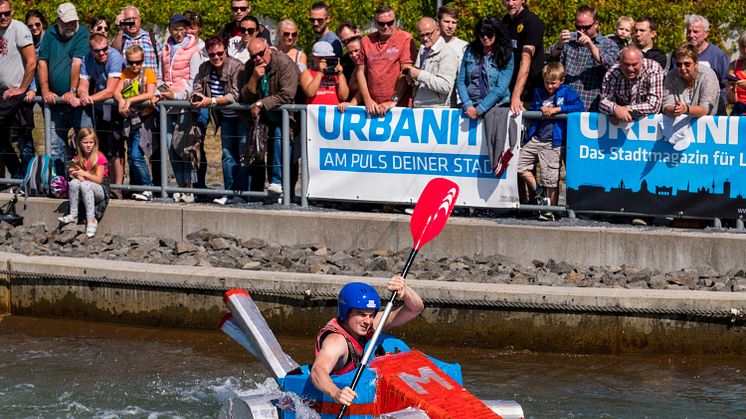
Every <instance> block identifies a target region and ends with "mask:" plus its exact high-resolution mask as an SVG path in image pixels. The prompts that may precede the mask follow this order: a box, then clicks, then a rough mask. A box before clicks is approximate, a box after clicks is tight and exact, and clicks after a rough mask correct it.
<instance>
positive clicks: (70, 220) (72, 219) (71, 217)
mask: <svg viewBox="0 0 746 419" xmlns="http://www.w3.org/2000/svg"><path fill="white" fill-rule="evenodd" d="M57 220H58V221H59V222H61V223H62V224H70V223H74V222H75V221H77V220H78V214H75V215H73V214H67V215H65V216H64V217H57Z"/></svg>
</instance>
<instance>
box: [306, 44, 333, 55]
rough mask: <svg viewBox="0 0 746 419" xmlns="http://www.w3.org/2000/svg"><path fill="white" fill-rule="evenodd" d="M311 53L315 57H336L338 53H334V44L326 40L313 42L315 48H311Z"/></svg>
mask: <svg viewBox="0 0 746 419" xmlns="http://www.w3.org/2000/svg"><path fill="white" fill-rule="evenodd" d="M311 55H313V56H314V57H336V56H337V54H335V53H334V47H332V44H330V43H328V42H326V41H319V42H316V43H315V44H313V50H311Z"/></svg>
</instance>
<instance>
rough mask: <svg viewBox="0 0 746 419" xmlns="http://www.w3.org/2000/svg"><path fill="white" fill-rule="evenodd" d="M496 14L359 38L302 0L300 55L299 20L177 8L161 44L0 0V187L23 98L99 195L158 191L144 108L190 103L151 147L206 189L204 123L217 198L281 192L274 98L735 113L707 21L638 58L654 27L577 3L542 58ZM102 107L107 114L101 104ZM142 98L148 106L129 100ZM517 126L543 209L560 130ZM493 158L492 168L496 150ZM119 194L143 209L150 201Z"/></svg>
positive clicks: (374, 110) (740, 94)
mask: <svg viewBox="0 0 746 419" xmlns="http://www.w3.org/2000/svg"><path fill="white" fill-rule="evenodd" d="M226 1H228V0H226ZM502 3H503V5H504V6H505V11H504V13H502V14H503V16H502V18H501V17H499V16H498V13H497V11H496V13H494V14H488V15H486V16H482V17H479V18H477V19H476V24H475V26H474V28H473V30H472V31H471V34H472V36H471V37H470V39H465V40H462V39H459V38H457V37H456V36H455V33H456V30H457V26H458V24H459V13H458V11H457V10H456V9H454V8H452V7H449V6H443V7H441V8H440V9H439V10H438V13H437V16H434V17H427V16H426V17H422V18H421V19H420V20H419V21H418V23H417V27H416V30H417V32H416V33H415V34H410V33H408V32H406V31H404V30H402V29H400V28H399V25H398V22H399V20H398V18H397V13H396V10H394V9H393V8H392V7H390V6H388V5H385V4H384V5H381V6H379V7H377V8H376V9H375V10H374V11H373V12H372V17H373V24H374V28H375V30H374V31H371V32H369V33H367V34H365V33H363V32H362V31H361V26H359V25H362V24H365V23H366V22H339V23H337V22H335V21H334V19H333V16H331V15H330V10H329V8H328V7H327V6H326V5H325V4H324V3H323V2H318V3H314V4H313V5H312V6H311V7H310V9H309V10H308V20H309V23H310V26H311V29H312V31H313V35H314V39H315V43H314V44H313V45H312V46H311V48H310V49H309V50H307V51H304V50H303V48H301V47H300V46H299V45H298V43H297V41H298V39H299V36H298V31H299V29H300V28H301V27H300V25H298V24H297V23H296V22H294V21H293V20H290V19H285V20H282V21H280V22H278V23H277V24H276V25H270V26H274V27H266V26H264V25H263V24H261V23H260V21H259V20H258V19H257V17H256V16H257V14H256V12H259V13H260V12H261V11H254V10H252V7H251V4H250V2H249V1H248V0H232V1H230V7H231V12H232V17H228V16H226V18H227V19H226V20H227V23H226V24H225V25H224V26H222V27H221V28H220V30H219V31H218V32H217V33H216V34H214V35H212V36H208V37H207V38H206V39H204V40H203V39H201V36H202V20H201V17H200V15H199V13H197V12H195V11H190V10H186V11H183V12H181V13H175V14H173V15H172V16H171V17H170V19H169V25H168V33H167V37H166V38H165V39H162V38H161V36H159V34H158V33H155V32H152V31H148V30H146V29H144V28H143V21H142V18H141V14H140V10H138V8H137V7H135V6H127V7H125V8H124V9H123V10H122V11H121V13H119V14H118V15H117V16H115V17H114V18H113V19H109V18H108V17H106V16H95V17H93V18H92V19H90V20H89V22H88V25H85V24H84V23H81V19H80V16H79V15H78V12H77V10H76V8H75V6H74V5H73V4H72V3H63V4H61V5H60V6H59V7H58V9H57V14H56V16H55V19H54V21H51V20H49V21H48V20H47V19H46V18H45V16H44V15H43V14H42V13H41V12H39V11H36V10H31V11H29V12H28V13H27V14H26V16H25V22H22V21H19V20H15V19H14V17H15V16H14V15H13V8H12V4H11V2H10V1H8V0H0V37H2V48H3V50H2V54H0V93H1V94H2V97H3V101H2V102H0V155H1V156H2V161H3V163H4V165H5V167H6V168H7V169H8V171H9V172H10V174H11V176H12V177H14V178H21V177H23V175H24V173H25V170H26V166H27V165H28V162H29V160H30V159H31V157H32V156H33V154H34V150H33V138H32V136H31V129H32V128H33V110H32V109H33V103H31V102H32V101H33V98H34V97H35V96H41V97H42V98H43V101H44V102H45V103H46V104H48V105H49V106H50V109H51V120H50V124H51V127H50V128H51V132H52V137H51V139H50V140H51V141H50V143H51V150H49V152H50V154H51V156H52V158H53V159H54V160H55V161H56V162H57V164H59V165H60V168H61V170H64V164H65V162H66V161H67V160H69V158H70V157H71V156H72V155H73V152H74V150H75V149H76V144H75V142H74V136H71V135H69V131H70V130H74V132H78V131H79V130H80V129H81V128H83V127H94V128H96V129H97V131H98V140H97V141H99V144H98V147H99V149H100V151H101V153H102V154H103V155H104V156H105V158H106V161H107V162H108V169H107V173H108V176H110V177H111V180H112V183H116V184H121V183H123V182H124V181H125V174H126V173H129V183H130V184H132V185H142V186H152V185H156V186H157V185H159V184H160V182H161V179H162V176H161V173H160V167H161V165H160V161H159V159H160V155H161V152H160V149H159V147H160V141H159V138H158V134H159V130H158V125H159V118H158V115H157V114H158V111H157V106H156V104H157V103H158V101H160V100H187V101H190V102H191V103H192V108H191V109H182V108H176V107H174V108H167V109H166V112H167V116H166V121H167V127H166V132H167V138H166V142H165V144H166V146H167V147H168V151H167V153H168V156H169V160H170V163H171V169H172V172H173V174H174V176H175V178H176V182H177V183H178V185H179V186H180V187H181V188H184V189H187V190H188V189H190V188H192V187H205V167H206V158H205V153H204V138H205V134H206V133H207V130H208V126H212V127H213V129H214V132H215V134H217V131H218V129H219V130H220V137H219V138H220V144H221V149H222V173H223V186H224V189H226V190H236V191H240V190H264V189H265V188H266V190H267V191H268V192H269V193H272V194H280V193H282V185H283V178H282V176H283V172H282V170H281V168H282V159H281V156H282V142H281V138H282V124H281V117H280V113H279V112H278V111H277V109H278V108H279V107H280V106H282V105H285V104H290V103H307V104H326V105H336V106H338V109H339V110H340V111H342V112H344V111H345V110H346V108H347V107H348V106H352V105H360V106H364V107H365V109H366V110H367V112H368V113H369V114H370V115H372V116H381V115H385V114H386V113H387V112H389V111H390V110H391V109H392V108H393V107H456V108H460V109H461V110H462V111H463V114H464V117H465V118H472V119H478V118H486V119H485V120H486V121H487V120H489V118H490V115H493V114H494V113H496V111H495V110H498V109H499V110H501V112H503V113H504V112H505V110H507V111H508V112H509V113H511V114H513V115H517V114H520V113H521V112H523V111H524V110H526V109H531V110H538V111H541V112H542V113H543V114H544V115H545V116H547V117H551V116H552V115H554V114H556V113H559V112H573V111H591V112H601V113H604V114H608V115H609V118H610V120H611V121H612V122H614V123H617V124H622V123H628V122H631V121H633V120H635V119H638V118H641V117H645V116H646V115H649V114H654V113H663V115H664V117H665V118H668V119H670V120H671V121H669V123H670V124H673V125H675V123H676V122H677V121H680V120H681V119H682V118H696V117H699V116H703V115H726V112H727V111H726V109H727V108H726V103H732V104H734V106H733V107H732V112H731V115H743V114H744V112H746V64H745V63H746V61H744V60H745V59H746V34H745V35H743V36H741V37H740V38H739V39H738V47H739V52H740V58H739V59H738V60H735V61H733V62H732V63H731V62H729V58H728V56H727V55H726V54H725V53H724V52H723V51H721V50H720V49H719V48H717V46H715V45H713V44H712V43H709V42H708V40H707V38H708V35H709V27H710V23H709V22H708V20H707V19H706V18H705V17H702V16H697V15H690V16H686V20H685V24H686V33H685V36H686V43H684V44H682V45H680V46H679V47H678V48H676V50H675V51H673V52H672V54H671V59H670V60H668V59H667V56H666V53H665V52H664V51H662V50H660V49H658V48H656V47H655V38H656V36H657V32H658V29H659V28H658V25H657V24H656V22H655V21H654V20H653V19H651V18H649V17H641V18H638V19H633V18H631V17H628V16H621V17H619V18H618V22H617V25H616V28H615V30H614V33H613V34H611V36H604V35H602V34H601V32H600V30H599V20H598V14H597V11H596V10H595V9H594V8H593V7H591V6H587V5H583V6H580V7H579V8H578V9H577V10H576V14H575V28H574V29H575V30H572V31H570V30H564V31H562V32H561V34H560V36H559V38H558V39H557V40H556V42H554V43H552V44H551V45H549V46H545V45H544V31H545V25H544V23H543V22H542V20H541V19H540V18H539V17H538V16H537V15H536V14H534V13H533V12H532V11H531V10H530V9H529V7H528V6H527V5H526V0H502ZM333 29H335V30H333ZM272 34H274V37H275V42H272V39H271V38H272ZM417 41H419V42H417ZM418 45H419V47H418ZM667 70H668V71H667ZM109 99H114V100H115V102H116V103H117V105H116V106H110V105H105V104H103V103H104V102H106V101H107V100H109ZM142 102H148V106H145V107H143V106H140V105H138V106H136V104H141V103H142ZM237 102H240V103H244V104H249V105H251V109H250V111H234V110H227V109H220V108H215V105H226V104H232V103H237ZM291 119H292V113H291ZM485 125H490V124H485ZM292 127H296V124H294V123H293V121H292V120H291V129H292ZM485 129H488V128H485ZM296 131H297V130H296ZM528 132H529V135H528V136H527V137H526V138H525V139H524V150H525V151H523V152H522V155H521V156H520V157H519V158H518V159H516V161H517V162H516V163H514V164H516V165H517V166H518V171H519V191H520V196H521V200H522V202H524V203H527V202H535V201H534V200H535V199H538V200H539V203H542V204H544V203H546V204H556V201H557V195H558V193H557V190H558V177H559V176H558V174H559V168H560V165H561V163H562V161H561V160H562V155H563V153H562V147H563V146H564V141H565V138H564V137H565V128H564V126H563V125H562V124H560V123H559V122H557V123H555V122H554V121H551V120H549V121H536V122H534V123H533V124H532V126H531V127H530V129H529V131H528ZM487 134H488V135H499V134H495V133H493V132H492V131H489V132H487ZM672 135H673V137H672V138H674V137H676V136H675V133H673V134H672ZM679 137H681V136H679ZM291 138H295V140H296V141H291V148H292V149H291V150H290V154H291V156H292V158H291V161H292V162H293V163H292V166H291V170H290V173H291V179H290V185H291V188H293V189H294V187H293V186H294V183H295V181H296V179H297V173H298V169H297V159H298V149H299V147H297V146H296V145H295V142H297V140H298V138H297V136H295V135H293V134H292V133H291ZM675 140H676V141H672V143H674V148H675V149H677V150H683V149H685V148H686V147H687V146H688V142H687V141H686V138H678V137H676V138H675ZM13 141H17V142H18V146H17V149H18V154H17V153H16V151H15V148H14V147H13V144H12V142H13ZM501 158H502V159H503V160H504V161H503V162H502V164H503V169H504V165H505V164H508V163H509V162H510V161H511V160H510V159H511V155H509V154H508V155H503V156H502V157H501ZM537 164H538V166H540V168H541V170H540V172H541V177H540V179H539V180H537V177H536V176H535V174H534V173H535V169H536V165H537ZM126 167H128V169H127V170H125V168H126ZM503 169H500V170H503ZM119 197H121V196H119ZM131 197H132V198H134V199H138V200H150V199H152V194H151V193H150V192H139V193H133V194H131ZM174 200H175V201H177V202H178V201H181V202H186V203H190V202H194V200H195V196H194V195H193V194H190V193H175V194H174ZM215 202H216V203H219V204H227V203H236V202H240V199H239V198H232V197H229V196H223V197H221V198H218V199H216V200H215Z"/></svg>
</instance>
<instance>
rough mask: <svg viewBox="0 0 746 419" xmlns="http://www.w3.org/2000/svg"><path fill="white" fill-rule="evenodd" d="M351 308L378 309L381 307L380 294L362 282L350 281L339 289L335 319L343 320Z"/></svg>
mask: <svg viewBox="0 0 746 419" xmlns="http://www.w3.org/2000/svg"><path fill="white" fill-rule="evenodd" d="M351 308H359V309H362V310H376V311H378V310H380V309H381V296H380V295H378V291H376V289H375V288H373V287H371V286H370V285H368V284H366V283H364V282H350V283H349V284H347V285H345V286H344V287H342V290H341V291H339V297H338V298H337V319H338V320H339V321H344V320H345V319H346V318H347V313H348V312H349V311H350V309H351Z"/></svg>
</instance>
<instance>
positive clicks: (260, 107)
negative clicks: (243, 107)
mask: <svg viewBox="0 0 746 419" xmlns="http://www.w3.org/2000/svg"><path fill="white" fill-rule="evenodd" d="M254 106H256V108H257V109H259V110H261V109H262V101H261V100H258V101H257V102H256V103H255V104H254Z"/></svg>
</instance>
